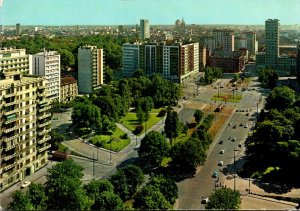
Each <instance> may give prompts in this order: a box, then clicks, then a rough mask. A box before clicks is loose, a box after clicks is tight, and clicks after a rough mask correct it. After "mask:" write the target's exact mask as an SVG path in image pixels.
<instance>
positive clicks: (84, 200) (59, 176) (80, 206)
mask: <svg viewBox="0 0 300 211" xmlns="http://www.w3.org/2000/svg"><path fill="white" fill-rule="evenodd" d="M82 171H83V167H82V166H79V165H78V164H76V163H75V162H74V161H73V160H72V159H67V160H65V161H63V162H62V163H58V164H56V165H55V166H53V167H52V168H51V169H49V170H48V173H47V176H46V177H47V182H46V185H45V189H46V190H47V196H48V199H49V203H48V208H49V209H58V210H86V209H90V207H91V205H92V200H90V199H89V198H88V196H87V195H86V193H85V191H84V189H83V187H82V182H81V179H82V177H83V173H82ZM66 202H68V203H66Z"/></svg>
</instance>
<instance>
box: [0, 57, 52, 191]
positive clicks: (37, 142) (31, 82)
mask: <svg viewBox="0 0 300 211" xmlns="http://www.w3.org/2000/svg"><path fill="white" fill-rule="evenodd" d="M0 64H1V63H0ZM2 67H3V66H2ZM0 74H1V78H0V146H1V148H0V191H2V190H4V189H6V188H8V187H10V186H11V185H13V184H15V183H16V182H18V181H22V180H24V179H25V178H26V177H27V176H29V175H31V174H33V173H34V172H36V171H37V170H38V169H40V168H42V167H43V166H45V165H46V164H47V162H48V153H47V149H49V148H50V146H51V145H50V144H49V143H48V141H49V140H50V139H51V137H50V136H49V132H50V131H51V128H50V124H51V113H50V112H49V109H50V108H51V106H50V105H49V102H48V100H47V99H46V95H45V92H46V91H45V88H46V82H45V80H44V78H42V77H33V76H31V77H22V74H21V73H20V72H17V71H8V69H6V68H4V69H3V68H2V70H1V71H0Z"/></svg>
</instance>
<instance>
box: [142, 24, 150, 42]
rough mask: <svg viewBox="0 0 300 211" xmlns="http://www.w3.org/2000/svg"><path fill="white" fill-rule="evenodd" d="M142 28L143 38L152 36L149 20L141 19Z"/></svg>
mask: <svg viewBox="0 0 300 211" xmlns="http://www.w3.org/2000/svg"><path fill="white" fill-rule="evenodd" d="M140 29H141V40H145V39H149V38H150V25H149V20H145V19H141V20H140Z"/></svg>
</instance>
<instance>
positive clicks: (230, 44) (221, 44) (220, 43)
mask: <svg viewBox="0 0 300 211" xmlns="http://www.w3.org/2000/svg"><path fill="white" fill-rule="evenodd" d="M213 38H214V39H215V42H216V44H215V45H216V46H215V47H216V48H219V49H220V50H223V51H227V52H231V51H234V31H232V30H228V29H224V30H219V29H215V30H213Z"/></svg>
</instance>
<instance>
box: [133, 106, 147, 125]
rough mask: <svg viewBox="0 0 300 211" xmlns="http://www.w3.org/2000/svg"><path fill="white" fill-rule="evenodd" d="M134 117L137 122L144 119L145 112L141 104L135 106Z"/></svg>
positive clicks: (141, 121)
mask: <svg viewBox="0 0 300 211" xmlns="http://www.w3.org/2000/svg"><path fill="white" fill-rule="evenodd" d="M135 114H136V118H137V119H138V122H139V123H140V124H142V123H143V122H144V121H146V114H145V113H144V111H143V109H142V108H141V106H138V107H137V108H136V113H135Z"/></svg>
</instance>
